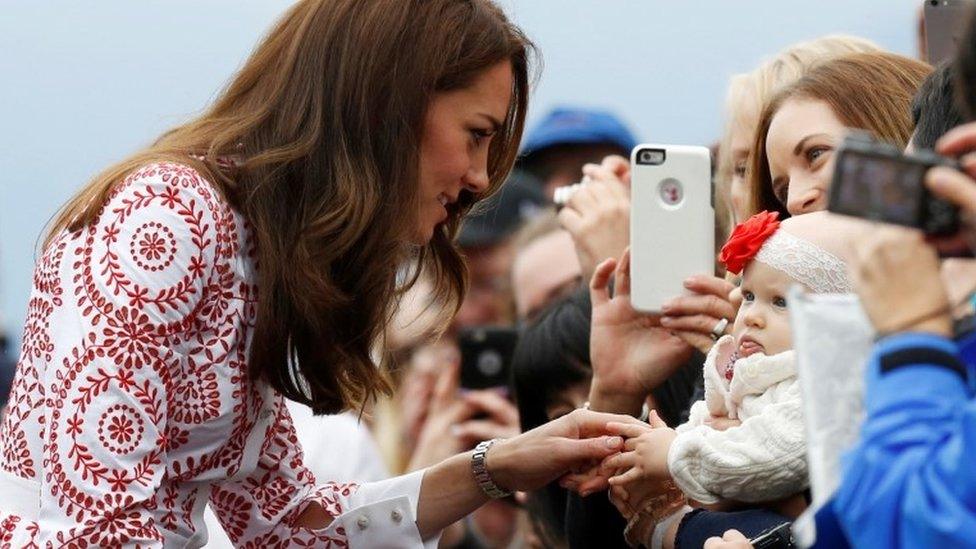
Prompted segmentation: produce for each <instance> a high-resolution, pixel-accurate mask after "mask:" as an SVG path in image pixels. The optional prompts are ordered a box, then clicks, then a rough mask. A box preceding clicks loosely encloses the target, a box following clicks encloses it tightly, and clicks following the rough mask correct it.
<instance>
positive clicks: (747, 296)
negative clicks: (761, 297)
mask: <svg viewBox="0 0 976 549" xmlns="http://www.w3.org/2000/svg"><path fill="white" fill-rule="evenodd" d="M742 300H743V301H748V302H750V303H752V302H753V301H755V300H756V296H755V295H754V294H753V293H752V292H750V291H749V290H743V291H742Z"/></svg>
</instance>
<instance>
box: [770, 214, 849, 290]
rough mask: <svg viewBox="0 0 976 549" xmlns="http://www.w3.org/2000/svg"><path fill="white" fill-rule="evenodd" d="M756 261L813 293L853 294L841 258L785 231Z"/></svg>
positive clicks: (779, 232) (782, 231)
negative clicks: (784, 274)
mask: <svg viewBox="0 0 976 549" xmlns="http://www.w3.org/2000/svg"><path fill="white" fill-rule="evenodd" d="M755 259H756V261H760V262H762V263H764V264H766V265H769V266H770V267H772V268H774V269H777V270H780V271H783V272H784V273H786V274H787V275H789V277H790V278H792V279H793V280H795V281H797V282H799V283H800V284H803V285H804V286H806V287H807V288H809V289H810V290H812V291H813V292H814V293H818V294H848V293H851V292H853V291H854V289H853V287H852V286H851V283H850V281H849V280H848V279H847V266H846V265H845V264H844V262H843V261H841V260H840V258H839V257H837V256H835V255H834V254H832V253H830V252H828V251H827V250H825V249H823V248H821V247H820V246H817V245H816V244H813V243H812V242H808V241H806V240H803V239H802V238H798V237H796V236H793V235H791V234H790V233H788V232H786V231H784V230H782V229H780V230H778V231H776V232H775V233H773V235H772V236H770V237H769V239H767V240H766V242H764V243H763V245H762V248H760V249H759V253H757V254H756V258H755Z"/></svg>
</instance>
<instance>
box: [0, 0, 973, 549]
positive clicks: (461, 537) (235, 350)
mask: <svg viewBox="0 0 976 549" xmlns="http://www.w3.org/2000/svg"><path fill="white" fill-rule="evenodd" d="M407 3H408V2H404V4H407ZM409 3H410V4H418V5H417V6H412V5H411V6H406V5H404V6H402V7H400V8H398V9H396V10H380V9H370V7H369V6H371V5H373V4H377V3H376V2H359V3H358V5H357V2H356V1H355V0H343V1H334V2H325V1H324V0H320V1H316V0H304V1H303V2H299V3H298V4H297V5H296V6H295V7H294V8H292V10H290V11H289V13H288V14H286V16H285V17H284V18H283V19H282V20H281V21H280V22H279V23H278V24H277V26H276V27H275V29H274V30H273V31H272V33H271V34H270V35H269V37H268V38H267V39H266V40H265V41H264V42H263V43H262V44H261V45H260V46H259V48H258V49H257V50H256V51H255V53H254V55H253V57H252V59H251V60H249V61H248V63H247V64H246V65H245V67H244V68H243V69H242V71H241V73H239V74H238V75H237V76H236V77H235V79H234V80H233V81H232V83H231V84H230V85H229V87H228V88H227V90H225V91H224V92H223V94H222V95H221V96H220V97H218V99H217V100H216V102H215V104H214V106H213V107H212V108H211V109H210V110H209V111H207V112H206V113H205V114H204V115H202V116H201V117H200V118H199V119H196V120H194V121H191V122H190V123H188V124H186V125H184V126H180V127H178V128H176V129H174V130H172V131H171V132H168V133H167V134H164V135H163V136H162V137H161V138H160V139H159V141H157V142H156V143H155V144H154V145H153V146H152V147H150V148H148V149H146V150H145V151H142V152H141V153H139V154H138V155H136V156H134V157H132V158H130V159H128V160H126V161H124V162H123V163H121V164H119V165H118V166H115V167H113V168H110V169H109V170H108V171H106V172H105V173H103V174H101V175H100V176H98V177H97V178H96V179H95V180H94V182H93V183H92V184H91V185H89V186H88V187H86V188H85V190H84V191H82V192H81V193H80V194H79V195H77V196H76V197H75V199H73V200H72V202H70V203H69V204H68V206H67V207H66V209H65V210H64V211H63V212H62V214H61V215H60V216H59V217H58V218H57V219H56V220H55V222H54V225H53V229H52V230H51V232H50V233H49V235H48V238H47V239H46V241H45V244H44V252H43V255H42V256H41V259H40V260H39V263H38V266H37V271H36V274H35V279H34V280H35V281H34V289H33V293H32V296H31V302H30V310H29V314H28V320H27V323H28V325H27V326H26V327H25V330H24V338H23V345H22V348H21V350H20V353H19V360H18V362H17V375H16V378H15V379H13V380H12V381H9V380H8V381H5V380H4V375H5V374H4V372H5V371H6V372H8V373H12V368H7V369H5V368H4V367H3V364H2V363H0V383H3V384H4V385H6V386H10V391H9V398H8V399H7V400H6V401H5V402H4V404H5V408H4V410H3V422H2V429H0V449H2V453H0V546H2V547H7V546H11V547H20V546H34V547H36V546H42V545H45V544H53V545H69V546H78V547H83V546H136V545H147V546H148V545H156V546H170V545H174V544H177V543H180V544H184V545H185V546H201V545H204V544H207V545H208V546H210V547H231V546H258V545H266V546H270V547H278V546H292V545H295V546H299V545H301V546H346V545H345V544H348V546H363V547H374V546H375V547H380V546H383V547H386V546H426V547H430V546H438V547H445V548H481V547H570V548H587V547H594V548H595V547H600V548H603V547H648V548H652V549H658V548H662V547H663V548H668V549H671V548H680V549H687V548H692V547H694V548H698V547H705V548H706V549H723V548H724V549H741V548H746V547H752V546H753V542H752V541H750V540H755V539H756V538H758V537H761V536H766V537H767V540H766V541H765V542H764V543H765V544H764V545H762V547H791V546H794V545H792V544H793V543H795V541H792V534H791V533H790V532H791V530H790V528H791V525H792V524H793V523H794V522H795V521H797V519H798V518H799V517H801V516H802V515H804V514H805V513H806V514H810V515H812V516H813V518H812V519H811V520H813V522H814V523H815V525H816V538H815V541H814V543H815V544H816V546H818V547H845V546H853V547H937V546H945V547H969V546H976V482H974V481H976V475H974V474H973V473H972V470H973V465H974V464H976V458H974V457H973V455H974V451H976V430H974V429H976V427H974V425H976V423H974V419H976V346H973V344H974V343H976V338H973V337H972V336H973V333H974V325H976V323H974V322H973V321H972V319H973V317H974V315H976V310H974V306H976V260H973V259H971V258H970V257H972V255H973V254H972V252H973V251H974V250H976V238H974V237H976V225H974V224H973V223H976V180H974V179H976V121H974V120H976V19H974V20H973V21H972V22H971V23H970V24H969V28H968V31H967V34H966V37H965V39H964V40H963V41H961V42H960V44H959V51H958V52H957V54H956V57H955V58H953V59H948V60H945V61H943V62H941V63H939V64H937V65H935V66H932V65H930V64H928V63H927V62H925V61H922V60H918V59H912V58H908V57H905V56H902V55H898V54H894V53H891V52H886V51H884V50H883V49H882V48H880V47H879V46H877V45H876V44H873V43H872V42H870V41H868V40H864V39H861V38H857V37H852V36H841V35H832V36H827V37H823V38H819V39H816V40H812V41H807V42H802V43H798V44H795V45H792V46H790V47H788V48H786V49H785V50H783V51H781V52H778V53H775V54H774V55H772V56H770V57H769V58H768V59H767V60H765V61H764V62H763V63H762V64H760V65H759V66H758V67H756V68H755V69H754V70H752V71H750V72H747V73H744V74H740V75H736V76H735V77H733V78H732V79H731V81H730V82H729V87H728V93H727V99H726V108H725V120H724V125H723V127H724V132H723V135H721V136H720V139H719V141H718V142H717V143H716V144H715V145H714V146H713V157H712V160H713V162H712V166H713V170H712V174H713V175H712V177H713V182H712V183H714V192H715V195H714V199H715V200H714V205H715V235H716V239H715V241H716V244H717V245H716V247H715V248H716V249H715V250H714V252H715V258H716V261H715V265H714V270H713V271H712V272H705V273H682V274H685V275H687V278H686V280H685V281H684V286H685V289H686V291H685V293H684V294H682V295H675V296H673V299H671V300H670V301H668V302H666V303H665V304H664V305H663V307H662V309H661V311H660V312H659V313H653V314H652V313H646V312H640V311H638V310H636V309H635V308H634V307H633V306H632V304H631V301H630V289H631V278H632V273H631V267H630V266H631V262H630V236H631V235H630V216H631V198H630V184H631V181H630V171H631V164H630V160H629V155H630V152H631V150H632V148H633V147H634V146H635V145H636V144H637V143H638V140H637V138H636V137H635V136H634V135H633V134H632V133H631V131H630V130H629V129H628V127H627V124H626V123H625V122H623V121H621V120H620V119H619V118H617V117H616V116H615V115H614V114H613V113H610V112H605V111H601V110H598V109H591V108H581V107H570V106H566V107H561V108H557V109H554V110H552V111H551V112H549V113H547V114H546V115H545V116H542V117H540V118H539V120H538V122H537V123H536V124H535V125H533V126H532V127H529V128H528V129H527V130H526V131H525V134H524V136H523V135H522V134H523V131H522V125H523V124H524V121H525V109H526V106H527V101H528V96H527V91H528V83H529V63H530V61H531V54H532V51H533V46H532V44H531V42H530V41H529V40H528V39H527V38H526V37H525V36H523V35H522V34H521V31H519V30H518V29H517V28H516V27H514V26H513V25H512V24H511V23H509V22H508V20H507V19H506V18H505V16H504V15H503V14H502V13H501V11H500V10H499V9H498V8H497V7H495V6H494V5H493V4H492V3H491V2H490V1H489V0H477V1H472V2H452V1H451V0H440V1H439V2H427V3H423V2H409ZM421 4H423V7H421ZM377 5H378V4H377ZM381 12H382V13H381ZM349 25H359V26H360V28H363V29H367V30H364V31H363V32H362V33H361V34H362V36H359V35H357V36H356V37H355V38H354V39H353V38H343V36H342V33H337V32H336V29H337V28H347V27H348V26H349ZM456 29H461V30H460V31H458V30H456ZM405 42H406V43H410V44H411V45H413V46H415V47H411V48H404V47H403V44H404V43H405ZM367 45H368V46H367ZM323 48H328V49H331V50H332V51H333V52H334V53H335V55H336V56H337V58H341V59H346V60H348V61H349V66H346V65H345V64H343V63H339V62H334V61H330V60H329V59H326V57H327V56H321V55H317V54H314V53H309V52H315V51H319V50H321V49H323ZM363 49H366V50H368V51H362V50H363ZM405 50H409V51H410V52H411V54H410V55H409V56H408V55H405V54H403V53H402V52H403V51H405ZM414 54H416V55H414ZM421 55H426V56H428V57H427V58H425V60H424V62H423V63H418V62H414V61H413V59H414V58H415V57H417V58H419V57H418V56H421ZM310 72H314V73H316V74H315V75H314V76H309V73H310ZM389 74H395V75H398V78H397V79H396V82H404V81H417V82H422V84H421V85H419V88H418V89H417V90H415V91H414V92H412V93H406V92H404V93H403V94H402V96H400V95H397V94H396V93H393V92H392V90H391V89H387V88H385V87H384V86H389V85H392V84H391V83H392V82H393V80H390V79H389V76H384V75H389ZM319 88H321V90H325V91H321V92H319V91H314V90H318V89H319ZM356 106H358V108H353V107H356ZM472 106H473V109H472ZM469 111H470V112H475V113H476V114H475V115H471V114H470V112H469ZM418 127H419V128H420V129H418ZM458 127H460V128H461V129H460V130H459V129H458ZM852 129H858V130H861V131H865V132H867V133H869V134H870V135H871V136H873V137H874V138H875V139H877V140H878V141H880V142H882V143H885V144H888V145H891V146H894V147H897V149H899V150H906V151H923V150H934V151H935V152H936V153H938V154H939V155H942V156H944V157H947V158H953V159H957V163H956V164H954V167H948V166H946V167H936V168H932V169H931V170H929V171H928V172H927V173H926V175H925V177H924V186H925V188H926V191H927V192H928V193H930V194H931V195H933V196H936V197H938V198H941V199H943V200H945V201H948V202H949V203H951V204H953V205H955V206H956V207H957V208H958V210H959V212H960V219H961V224H960V228H959V232H958V233H957V234H952V235H944V236H939V237H932V236H927V235H924V234H922V232H921V231H919V230H916V229H911V228H906V227H900V226H895V225H889V224H880V223H874V222H869V221H865V220H857V219H853V218H850V217H847V216H841V215H838V214H834V213H831V212H828V211H827V209H828V204H829V198H830V189H831V185H832V181H833V176H834V167H835V157H836V154H837V151H838V148H839V147H840V145H841V143H842V141H843V140H844V138H845V136H847V135H848V134H849V132H850V131H851V130H852ZM360 149H363V150H366V152H365V153H364V152H362V151H361V150H360ZM403 167H406V169H402V168H403ZM411 170H412V171H411ZM322 181H328V182H329V183H327V184H326V183H322ZM569 191H572V192H569ZM560 193H562V197H563V198H561V199H560V200H558V201H554V197H555V196H556V195H557V194H560ZM483 197H487V198H485V199H484V200H481V199H482V198H483ZM555 202H559V204H558V205H557V204H556V203H555ZM413 203H417V204H419V206H417V208H416V210H417V212H418V213H416V215H414V214H409V215H407V214H405V213H403V212H402V209H401V205H402V204H413ZM407 233H410V234H409V235H408V236H403V235H405V234H407ZM948 255H962V256H968V257H952V258H948V257H946V256H948ZM464 265H466V268H465V267H464ZM797 288H799V289H800V290H799V291H802V292H805V293H807V294H811V295H818V294H854V295H856V296H857V297H858V298H859V301H860V304H861V307H862V308H863V311H864V313H865V314H866V316H867V319H868V320H869V321H870V323H871V325H872V328H873V331H874V333H875V335H876V342H875V343H874V348H873V353H872V356H871V358H870V359H869V361H868V363H867V365H866V373H865V381H864V383H865V390H864V396H863V399H864V400H863V408H864V419H863V424H862V425H861V427H860V428H859V436H858V439H857V440H856V441H855V442H854V443H853V445H852V446H851V447H850V448H848V449H847V451H846V453H845V454H844V456H843V459H842V461H843V468H842V474H841V477H840V478H839V480H838V482H837V484H838V487H837V488H836V491H835V492H833V493H832V494H828V495H827V496H829V497H827V500H828V501H827V503H826V504H823V505H819V506H818V507H816V508H813V507H811V503H812V499H813V498H812V496H811V471H810V465H809V463H808V460H809V444H808V436H809V431H808V428H807V426H806V424H805V417H804V414H805V413H807V412H805V410H808V408H805V407H804V398H805V396H804V395H805V393H804V391H803V390H802V386H803V384H804V383H817V382H818V380H816V379H807V378H803V377H802V376H800V375H799V369H798V366H797V361H798V353H797V351H796V349H795V347H796V343H797V341H796V335H795V332H794V331H793V330H792V329H791V323H792V316H791V312H790V311H791V304H790V300H791V299H792V296H795V295H796V294H795V292H796V291H798V290H797ZM5 347H6V340H5V339H4V338H0V357H2V356H3V355H5V354H8V353H7V352H5V351H8V350H6V349H5ZM9 354H13V353H9ZM0 360H2V359H0ZM377 363H382V367H380V368H377V367H376V364H377ZM3 389H4V390H6V387H4V388H3ZM283 397H285V398H283ZM286 401H287V404H286ZM337 412H339V413H338V415H332V416H325V417H323V416H321V415H320V414H322V413H337ZM851 421H855V418H851ZM469 463H470V467H469ZM775 536H778V538H777V541H776V542H775V543H778V545H772V544H771V543H773V542H771V541H770V539H772V537H775ZM302 544H304V545H302ZM330 544H334V545H330ZM757 546H758V545H757Z"/></svg>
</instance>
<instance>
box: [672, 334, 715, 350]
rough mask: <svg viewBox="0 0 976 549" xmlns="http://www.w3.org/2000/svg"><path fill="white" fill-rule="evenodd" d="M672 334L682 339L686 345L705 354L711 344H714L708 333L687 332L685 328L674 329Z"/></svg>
mask: <svg viewBox="0 0 976 549" xmlns="http://www.w3.org/2000/svg"><path fill="white" fill-rule="evenodd" d="M674 334H675V335H677V336H678V337H680V338H681V339H682V340H684V342H685V343H687V344H688V345H691V346H692V347H694V348H696V349H698V350H699V351H701V352H702V353H703V354H706V355H707V354H708V351H710V350H711V348H712V346H713V345H715V341H714V340H713V339H712V337H711V336H710V335H704V334H700V333H698V332H689V331H687V330H676V331H675V332H674Z"/></svg>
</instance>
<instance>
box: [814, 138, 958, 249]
mask: <svg viewBox="0 0 976 549" xmlns="http://www.w3.org/2000/svg"><path fill="white" fill-rule="evenodd" d="M935 166H947V167H950V168H954V169H959V163H958V162H956V161H955V160H953V159H951V158H946V157H944V156H939V155H937V154H935V153H934V152H932V151H918V152H914V153H909V154H906V153H903V152H902V151H900V150H898V149H897V148H895V147H894V146H892V145H889V144H887V143H880V142H878V141H876V140H875V139H874V137H872V136H871V135H870V134H868V133H865V132H854V133H852V134H850V135H848V136H847V137H846V138H845V139H844V142H843V143H842V144H841V146H840V148H839V149H837V154H836V159H835V162H834V180H833V183H832V184H831V186H830V199H829V204H828V206H827V209H829V210H830V211H832V212H836V213H839V214H844V215H850V216H854V217H861V218H864V219H870V220H873V221H882V222H884V223H894V224H897V225H905V226H907V227H914V228H916V229H921V230H922V231H923V232H925V234H928V235H933V236H949V235H952V234H955V233H956V232H958V231H959V210H958V208H956V207H955V206H954V205H953V204H950V203H949V202H946V201H945V200H942V199H939V198H936V197H935V196H933V195H932V194H931V193H930V192H929V191H928V188H926V186H925V182H924V180H925V173H926V172H927V171H928V170H929V168H932V167H935Z"/></svg>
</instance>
